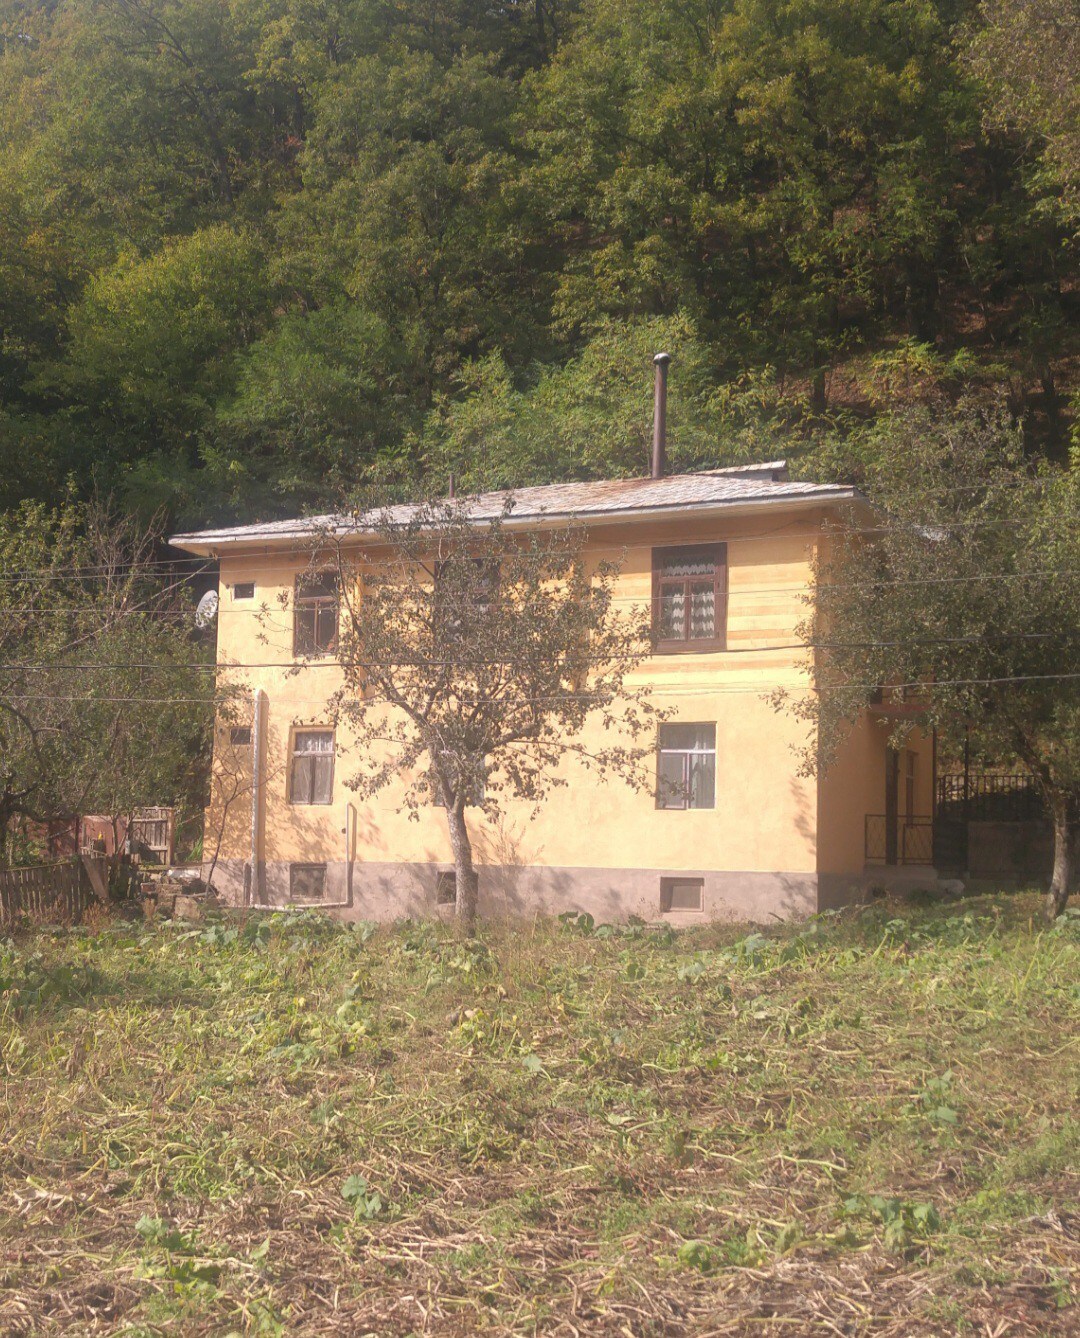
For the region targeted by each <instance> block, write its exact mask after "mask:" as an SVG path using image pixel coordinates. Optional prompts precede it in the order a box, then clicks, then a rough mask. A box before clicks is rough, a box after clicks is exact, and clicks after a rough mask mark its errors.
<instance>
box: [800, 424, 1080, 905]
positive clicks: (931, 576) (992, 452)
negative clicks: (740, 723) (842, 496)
mask: <svg viewBox="0 0 1080 1338" xmlns="http://www.w3.org/2000/svg"><path fill="white" fill-rule="evenodd" d="M877 438H878V440H877V450H876V460H875V463H873V464H872V465H871V466H870V468H869V470H868V473H867V478H866V484H865V487H866V491H867V493H868V495H869V497H870V500H871V502H872V503H873V505H874V508H875V511H876V514H877V515H878V517H879V518H880V519H879V523H878V524H877V525H876V526H875V527H874V528H872V529H870V530H869V531H866V530H865V529H864V528H863V527H862V524H861V523H860V518H859V517H857V516H852V517H851V518H850V520H849V521H847V522H845V523H843V524H841V525H840V526H839V527H838V528H837V529H836V530H835V532H833V533H832V535H831V536H830V540H829V543H828V545H827V548H826V550H825V555H824V557H823V558H822V559H821V561H819V563H818V566H817V571H816V578H817V583H816V590H815V593H814V596H813V614H812V615H811V617H810V618H809V619H808V620H807V622H806V623H805V625H804V626H803V627H802V629H801V635H802V636H803V637H804V638H805V640H806V641H807V642H808V644H809V645H811V646H812V647H813V656H814V673H815V683H816V689H817V690H816V692H815V693H814V694H813V695H810V696H808V697H806V698H800V699H792V700H789V701H788V702H787V705H788V706H789V708H790V709H793V710H795V711H796V712H797V713H798V714H800V715H802V716H803V717H804V718H806V719H808V720H810V721H812V723H813V724H814V725H815V726H816V739H817V742H816V744H815V745H814V747H813V748H812V749H811V750H810V752H808V754H807V757H806V765H807V767H808V769H814V768H818V767H825V766H827V765H828V763H829V762H830V760H831V758H832V755H833V753H834V752H835V750H836V748H837V747H838V746H839V744H840V742H841V740H842V739H843V738H844V736H845V734H846V733H847V731H848V729H849V728H850V726H851V724H852V723H853V721H854V720H855V719H856V718H857V717H858V715H859V714H860V713H861V712H862V711H864V710H865V709H866V707H867V706H868V705H869V704H870V703H871V702H872V701H873V700H875V699H876V696H877V694H878V693H879V692H880V693H881V695H882V698H883V700H884V702H885V703H886V704H893V705H897V706H903V708H904V709H903V711H902V712H899V713H898V715H897V719H896V723H895V724H894V726H893V728H892V732H891V737H890V742H891V743H892V744H893V745H894V746H900V744H901V743H902V740H903V737H904V735H905V734H906V732H907V731H908V730H910V729H911V728H912V727H913V726H919V727H921V728H922V729H933V730H936V731H937V732H938V737H939V741H940V744H941V746H942V748H943V750H945V751H949V750H951V751H952V753H953V755H954V756H958V755H959V752H960V750H961V748H962V747H963V744H964V740H965V736H966V737H967V739H968V742H969V744H970V747H971V749H972V750H973V753H974V754H975V755H976V756H978V757H980V758H981V759H982V760H983V761H984V762H986V763H989V764H991V765H1001V764H1003V763H1007V762H1014V761H1015V762H1019V763H1020V764H1021V765H1022V766H1023V767H1024V768H1025V769H1026V770H1027V771H1028V772H1030V774H1031V776H1032V778H1033V780H1034V783H1035V785H1036V786H1037V787H1038V790H1039V792H1040V793H1041V795H1042V797H1043V799H1044V801H1045V803H1046V807H1047V810H1048V812H1049V814H1050V817H1051V820H1052V824H1053V832H1054V869H1053V876H1052V879H1051V883H1050V889H1049V893H1048V897H1047V913H1048V914H1049V915H1050V916H1051V917H1055V916H1057V915H1059V914H1060V913H1061V911H1062V910H1063V908H1064V906H1065V902H1066V899H1067V898H1068V895H1069V889H1070V883H1071V877H1072V868H1071V862H1070V841H1069V837H1070V826H1071V824H1072V822H1073V821H1074V820H1075V817H1076V814H1077V812H1078V805H1080V673H1078V672H1077V665H1078V664H1080V579H1078V577H1077V572H1080V478H1078V477H1077V476H1076V475H1075V474H1067V473H1062V472H1052V471H1048V470H1045V469H1044V470H1038V469H1036V468H1034V467H1032V466H1031V465H1030V464H1027V463H1025V461H1024V456H1023V450H1022V441H1021V434H1020V428H1019V427H1018V426H1017V425H1016V424H1014V423H1013V422H1011V421H1010V420H1009V419H1008V417H1007V416H1006V415H1005V413H1004V411H1003V410H1002V409H1001V408H1000V407H998V406H991V407H986V406H983V407H981V408H980V407H977V406H975V405H972V404H970V403H969V404H962V405H961V406H960V407H959V408H958V409H956V410H955V411H951V412H950V411H945V410H942V409H940V408H939V409H938V410H937V411H935V410H934V409H932V408H930V407H927V406H923V407H919V408H917V409H914V410H909V411H905V412H901V413H898V414H896V415H894V416H893V417H891V418H890V419H888V420H886V421H885V422H884V423H883V424H882V425H881V426H880V427H879V428H878V430H877Z"/></svg>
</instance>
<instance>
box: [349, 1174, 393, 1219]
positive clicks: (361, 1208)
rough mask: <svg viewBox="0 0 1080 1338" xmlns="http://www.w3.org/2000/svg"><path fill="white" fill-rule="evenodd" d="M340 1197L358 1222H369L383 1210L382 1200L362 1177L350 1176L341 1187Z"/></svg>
mask: <svg viewBox="0 0 1080 1338" xmlns="http://www.w3.org/2000/svg"><path fill="white" fill-rule="evenodd" d="M341 1197H342V1198H343V1199H344V1200H345V1202H346V1203H347V1204H349V1205H350V1206H351V1208H352V1210H353V1216H354V1217H355V1218H357V1219H358V1220H362V1221H365V1222H370V1221H371V1220H372V1218H375V1217H378V1216H379V1214H380V1213H381V1212H382V1210H383V1200H382V1196H381V1195H380V1194H376V1193H375V1192H374V1191H373V1190H372V1189H371V1188H370V1187H369V1185H368V1182H367V1180H365V1179H364V1177H363V1176H362V1175H350V1176H349V1177H348V1178H347V1179H346V1180H345V1181H344V1182H343V1183H342V1186H341Z"/></svg>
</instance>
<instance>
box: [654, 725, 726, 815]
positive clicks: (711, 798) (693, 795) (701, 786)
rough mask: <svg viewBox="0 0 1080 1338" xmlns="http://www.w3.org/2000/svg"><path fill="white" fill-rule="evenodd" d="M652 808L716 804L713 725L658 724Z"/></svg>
mask: <svg viewBox="0 0 1080 1338" xmlns="http://www.w3.org/2000/svg"><path fill="white" fill-rule="evenodd" d="M656 807H657V808H715V807H716V726H715V725H709V724H700V725H661V726H660V739H659V752H658V757H657V765H656Z"/></svg>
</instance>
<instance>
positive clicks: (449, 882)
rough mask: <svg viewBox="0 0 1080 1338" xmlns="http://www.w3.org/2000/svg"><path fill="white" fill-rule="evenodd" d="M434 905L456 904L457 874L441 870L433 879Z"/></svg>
mask: <svg viewBox="0 0 1080 1338" xmlns="http://www.w3.org/2000/svg"><path fill="white" fill-rule="evenodd" d="M435 905H436V906H456V905H457V874H456V873H452V872H449V871H447V870H443V871H441V872H440V873H439V875H438V877H437V878H436V880H435Z"/></svg>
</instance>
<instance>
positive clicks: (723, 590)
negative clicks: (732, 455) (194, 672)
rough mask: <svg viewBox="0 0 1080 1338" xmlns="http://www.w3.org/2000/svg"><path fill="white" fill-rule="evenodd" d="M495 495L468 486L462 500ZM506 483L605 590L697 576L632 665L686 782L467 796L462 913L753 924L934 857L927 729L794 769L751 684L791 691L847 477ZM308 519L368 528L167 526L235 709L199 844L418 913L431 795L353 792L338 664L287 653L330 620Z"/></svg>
mask: <svg viewBox="0 0 1080 1338" xmlns="http://www.w3.org/2000/svg"><path fill="white" fill-rule="evenodd" d="M504 501H505V495H504V494H499V493H492V494H484V495H482V496H479V497H475V498H470V499H468V505H469V507H470V509H471V511H472V513H473V514H474V515H475V516H476V517H477V519H478V520H479V519H484V518H487V517H490V516H493V515H497V514H499V513H500V512H501V511H502V508H503V503H504ZM513 502H514V504H513V510H512V513H511V519H510V521H509V522H508V524H509V525H511V526H517V527H521V528H524V529H528V528H529V527H539V526H550V525H557V524H562V523H566V522H568V521H573V522H575V523H577V524H579V525H581V526H584V527H585V529H586V532H587V536H588V538H587V546H588V552H589V554H590V555H592V556H595V558H596V559H597V560H599V559H601V558H603V557H611V558H619V559H621V561H622V569H621V574H620V576H619V588H618V591H617V594H618V596H619V597H626V598H628V599H631V600H638V601H641V602H642V603H648V602H649V601H650V600H651V599H652V598H653V592H654V588H659V585H664V586H665V587H667V586H672V587H677V586H678V585H679V583H680V582H683V581H686V582H690V581H693V582H694V583H695V584H696V586H697V587H700V588H702V589H703V588H704V587H705V586H709V587H710V588H711V590H712V595H711V596H708V597H707V598H705V600H704V603H703V604H702V605H701V607H702V608H703V609H704V610H705V613H704V616H702V617H700V618H695V619H693V620H691V619H690V618H689V617H687V618H686V619H685V623H684V624H682V625H681V627H679V628H677V629H675V630H674V631H672V629H670V628H669V629H667V630H666V632H665V634H666V635H668V636H669V639H668V640H667V641H661V642H660V643H659V644H658V645H657V648H656V652H655V654H654V655H653V656H652V657H651V658H650V659H648V660H647V661H645V662H644V663H643V664H642V665H641V666H640V668H639V669H638V670H637V671H636V674H637V675H638V682H639V683H642V682H643V683H647V684H648V685H649V687H650V689H651V691H652V699H653V701H654V702H655V703H656V705H657V706H659V707H662V708H667V709H669V710H670V712H671V715H670V719H669V720H668V722H667V723H666V724H664V725H662V726H660V727H659V729H658V737H657V739H656V750H657V774H658V776H670V777H676V778H677V777H679V776H681V777H683V778H685V781H686V784H685V785H681V786H678V787H677V788H675V789H672V790H665V789H664V787H658V791H657V793H655V794H652V795H650V794H644V793H641V792H638V791H635V790H632V789H631V788H629V787H628V786H626V785H625V784H624V783H623V782H622V781H620V780H612V781H610V782H607V783H604V782H598V781H597V780H596V778H595V777H591V776H590V777H587V778H583V779H582V781H581V783H580V784H577V783H575V782H574V778H573V776H572V775H571V777H570V783H569V784H568V785H567V786H566V787H565V788H560V789H557V790H555V791H554V792H553V793H552V794H551V796H550V797H549V799H547V800H546V801H545V803H544V806H543V808H542V809H541V811H540V812H539V814H538V815H534V813H533V811H532V809H531V808H526V807H525V806H522V808H521V811H520V812H515V811H514V810H513V809H512V808H511V809H510V811H508V812H507V813H506V814H505V815H504V818H503V820H502V821H501V822H500V823H499V824H498V825H497V826H496V825H493V824H491V823H489V822H488V821H487V819H485V818H484V817H483V815H482V814H480V813H479V811H473V812H472V814H471V816H470V824H471V829H472V834H473V838H474V840H473V844H474V850H475V852H476V857H477V862H478V864H479V866H480V908H481V913H486V914H500V913H511V914H531V913H533V912H555V913H557V912H561V911H564V910H569V909H577V910H584V911H589V912H591V913H592V914H593V915H594V916H596V917H597V918H598V919H600V918H602V919H607V920H610V919H614V918H619V917H626V916H628V915H631V914H636V915H640V916H642V917H644V918H646V919H650V920H653V919H656V918H658V917H662V916H663V917H668V918H672V919H675V920H677V921H679V922H686V921H688V920H694V919H699V918H708V917H725V918H739V919H756V920H760V921H764V920H768V919H770V918H773V917H777V916H779V917H787V916H793V915H803V914H807V913H810V912H813V911H816V910H819V909H824V908H826V907H829V906H835V905H838V904H841V903H843V902H844V901H847V900H850V899H852V898H854V897H857V896H859V895H861V893H862V890H863V889H864V888H865V886H866V885H867V883H868V882H870V883H872V882H880V881H884V880H885V878H886V877H887V876H888V874H889V873H890V872H892V871H891V870H890V869H889V867H888V866H889V865H896V866H898V869H897V871H899V866H905V867H906V869H907V871H908V872H909V873H910V872H911V871H912V870H913V869H914V871H915V872H916V873H917V874H918V875H919V876H923V877H930V878H932V877H933V871H932V869H931V868H929V865H930V863H931V852H930V849H929V845H930V841H929V832H930V828H929V817H928V815H929V814H930V813H931V811H932V796H933V792H934V776H933V769H934V759H933V750H932V744H931V741H930V740H928V739H925V738H921V737H919V738H913V740H912V741H911V742H910V743H909V744H908V747H907V751H906V752H905V753H900V754H898V753H895V752H893V751H891V750H890V749H888V748H887V747H886V735H887V730H886V729H885V728H883V722H882V721H881V720H876V719H874V718H872V717H871V716H870V715H867V717H865V718H864V719H862V720H861V721H860V722H859V724H858V725H857V727H856V728H855V729H854V730H853V732H852V735H851V737H850V739H849V740H848V742H847V743H846V745H845V747H844V748H843V750H842V752H841V755H840V756H839V758H838V759H837V761H836V763H835V764H834V765H833V766H832V767H830V769H829V770H828V771H827V772H825V774H824V775H821V776H818V777H807V776H804V775H802V774H800V769H799V757H798V752H799V750H800V749H801V748H803V747H804V746H805V744H806V742H807V735H806V728H807V727H806V726H805V725H804V724H803V723H801V722H800V721H799V720H797V719H796V718H795V717H794V716H793V715H792V714H791V713H790V712H787V711H782V710H781V711H778V710H776V709H775V708H774V706H773V705H772V704H771V703H770V701H769V699H768V698H769V694H770V693H771V692H773V690H774V689H776V688H778V687H785V688H788V689H790V690H791V691H792V692H805V691H808V690H809V686H810V685H809V677H808V670H807V668H806V651H805V649H804V648H803V647H801V646H800V645H799V644H798V637H797V635H796V625H797V624H798V623H799V622H800V621H801V620H802V619H804V618H805V616H806V614H807V606H806V603H805V599H804V596H806V594H807V592H808V591H809V590H810V589H811V578H812V565H811V564H812V561H813V558H814V556H815V554H816V552H817V551H818V548H819V545H821V544H822V543H823V542H824V535H823V526H824V524H825V522H826V521H827V520H828V518H829V517H830V515H833V516H835V515H836V512H837V508H840V507H856V508H860V507H865V503H864V502H863V501H862V499H861V498H860V497H859V496H858V495H857V494H856V493H855V492H854V491H853V490H852V489H850V488H845V487H834V486H825V485H816V484H810V483H802V482H794V481H791V480H790V479H789V478H788V477H787V472H786V470H785V467H784V464H783V462H773V463H769V464H763V465H760V466H746V467H740V468H735V469H716V470H709V471H706V472H702V473H696V474H687V475H661V476H657V475H656V474H655V473H654V475H653V476H652V477H649V478H639V479H621V480H614V481H604V482H594V483H569V484H555V485H551V486H547V487H536V488H523V489H520V490H517V491H516V492H515V493H514V494H513ZM867 514H868V513H867ZM327 526H330V527H332V528H333V530H334V532H335V535H336V538H337V541H338V542H340V543H341V544H342V545H343V546H344V547H345V548H348V546H349V545H350V544H355V545H356V547H357V549H359V548H360V547H361V545H363V543H364V541H365V539H367V540H370V538H371V536H370V534H368V535H365V533H364V527H363V524H362V522H353V521H339V520H335V519H334V518H332V517H323V518H320V519H318V520H294V521H284V522H275V523H268V524H257V525H246V526H241V527H238V528H233V529H221V530H207V531H204V532H201V533H197V534H185V535H179V536H177V537H176V538H175V539H174V540H173V542H174V543H175V544H176V545H177V546H178V547H180V548H182V549H184V550H185V551H187V552H188V553H192V554H198V555H201V556H204V557H207V558H211V559H214V560H216V561H217V562H218V563H219V566H220V587H219V605H218V665H219V672H220V673H221V675H223V676H225V677H229V678H231V679H233V681H236V680H237V679H239V680H241V681H242V682H243V683H244V684H245V691H246V692H247V694H248V695H247V698H246V700H247V701H248V702H249V714H248V715H247V716H246V717H244V718H243V722H242V723H238V724H230V725H225V726H222V728H220V729H219V731H218V736H217V740H216V746H215V759H214V794H213V798H212V802H211V805H210V808H209V810H208V811H207V815H206V837H205V851H206V856H205V858H206V860H207V863H208V865H210V864H212V866H213V874H212V877H213V881H214V884H215V886H216V887H217V888H218V890H219V892H221V893H222V894H223V895H224V896H225V897H226V898H227V899H228V900H230V901H231V902H233V903H236V904H249V905H286V904H293V905H312V904H314V905H320V906H325V907H327V908H332V909H334V910H335V911H336V912H338V913H340V914H342V915H345V916H349V917H355V918H358V919H392V918H397V917H400V916H405V915H410V916H421V915H426V914H432V913H434V912H435V910H436V907H437V906H439V905H440V904H442V903H443V902H445V901H447V900H452V898H453V880H452V877H451V878H449V880H448V877H447V876H448V875H450V874H452V870H453V861H452V856H451V852H450V846H449V839H448V835H447V829H446V820H445V815H444V814H443V812H442V811H441V810H440V809H437V808H434V807H433V808H432V809H431V810H430V811H428V812H424V813H422V814H421V815H420V821H419V822H417V821H411V820H409V818H408V816H407V814H406V813H405V812H404V811H403V810H402V806H401V798H402V791H398V792H397V793H395V792H394V790H393V789H392V788H387V789H385V790H383V791H382V792H381V793H380V794H379V795H377V796H376V797H375V798H373V799H370V800H367V799H365V800H362V801H361V800H358V798H357V796H356V794H355V792H354V791H353V790H352V789H350V788H349V786H348V784H347V782H348V779H349V776H350V756H351V755H353V756H354V755H355V753H354V744H353V741H352V740H350V739H349V738H347V737H343V736H342V734H341V732H340V731H339V733H338V734H337V735H335V733H334V730H333V728H332V727H331V725H330V722H329V718H328V713H327V707H326V703H327V701H328V699H329V697H330V695H331V693H332V692H333V691H334V689H335V688H336V687H338V686H339V684H340V682H341V674H340V670H339V669H338V667H337V666H336V665H335V664H334V661H333V657H332V654H329V655H327V656H326V657H324V658H315V659H310V658H307V657H304V658H302V659H298V654H302V652H303V651H304V650H305V649H307V650H310V649H311V648H312V647H314V648H316V649H317V648H318V647H319V645H321V644H324V645H326V646H330V644H331V642H332V637H333V633H334V631H335V629H336V622H337V607H336V603H335V601H336V594H335V590H334V587H333V585H332V584H327V586H326V587H325V588H320V587H319V586H318V584H317V583H315V584H314V585H313V584H311V583H310V582H308V583H306V584H304V585H303V586H301V587H298V585H297V578H298V575H299V574H300V573H301V572H303V571H305V570H306V569H307V568H308V566H309V561H310V545H311V542H312V540H313V538H314V537H315V536H316V535H317V534H319V533H322V532H325V529H326V527H327ZM298 589H299V590H300V594H299V596H298V597H294V594H295V592H297V591H298ZM689 593H690V591H689V586H687V589H686V594H687V596H688V597H687V599H686V601H685V602H686V604H687V606H688V605H689V603H690V602H691V601H690V599H689ZM673 795H674V796H675V797H674V798H672V796H673ZM875 861H876V862H875ZM882 863H884V865H885V867H880V865H881V864H882Z"/></svg>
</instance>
